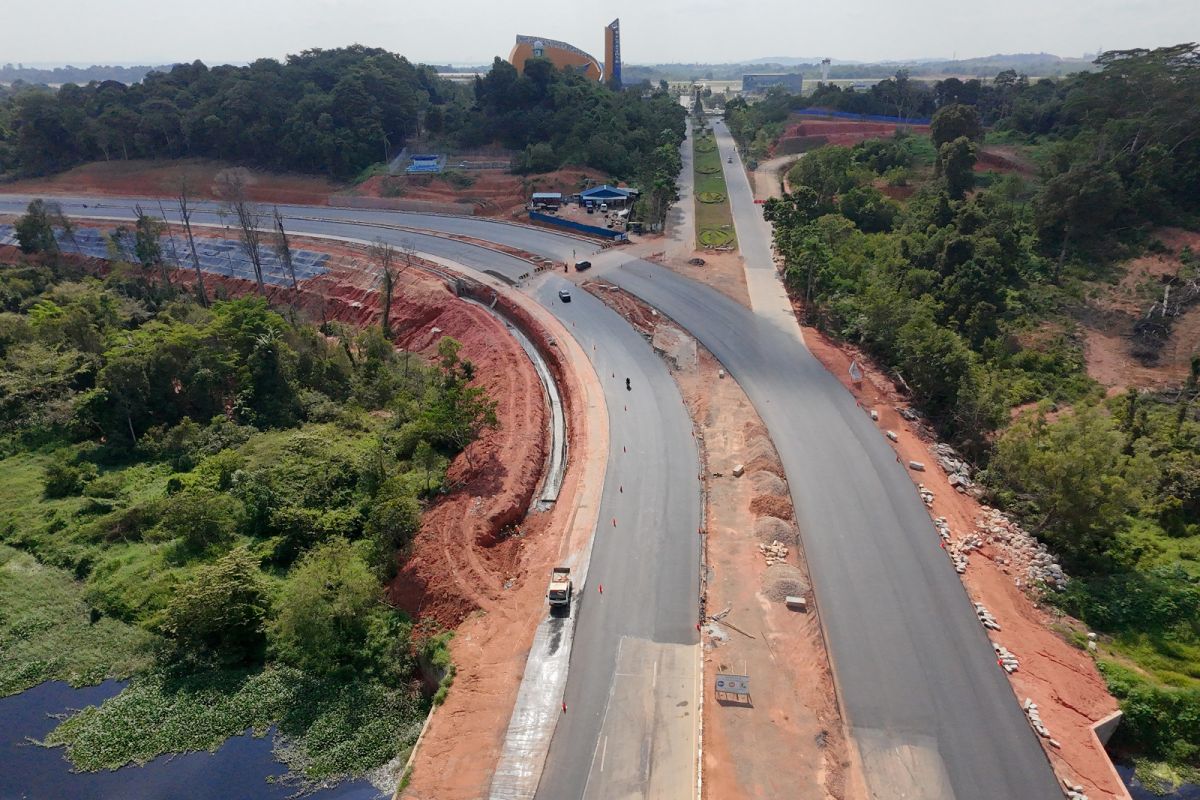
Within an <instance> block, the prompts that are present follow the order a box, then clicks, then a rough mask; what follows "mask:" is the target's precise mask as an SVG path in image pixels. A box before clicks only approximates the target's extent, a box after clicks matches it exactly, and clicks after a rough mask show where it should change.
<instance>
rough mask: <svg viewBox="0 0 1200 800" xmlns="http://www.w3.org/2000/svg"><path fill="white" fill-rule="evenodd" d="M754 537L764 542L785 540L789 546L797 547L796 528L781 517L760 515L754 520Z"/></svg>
mask: <svg viewBox="0 0 1200 800" xmlns="http://www.w3.org/2000/svg"><path fill="white" fill-rule="evenodd" d="M754 538H755V539H758V541H760V542H762V543H763V544H770V543H771V542H783V543H784V544H785V545H787V546H788V547H795V546H796V529H795V528H794V527H793V526H792V524H791V523H790V522H788V521H787V520H782V519H780V518H779V517H759V518H758V519H756V520H755V521H754Z"/></svg>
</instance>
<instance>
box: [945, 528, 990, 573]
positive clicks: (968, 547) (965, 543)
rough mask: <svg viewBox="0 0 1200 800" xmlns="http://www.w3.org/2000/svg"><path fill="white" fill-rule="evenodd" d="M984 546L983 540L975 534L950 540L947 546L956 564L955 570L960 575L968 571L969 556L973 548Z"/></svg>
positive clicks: (951, 558)
mask: <svg viewBox="0 0 1200 800" xmlns="http://www.w3.org/2000/svg"><path fill="white" fill-rule="evenodd" d="M982 546H983V540H982V539H980V538H979V537H978V536H974V535H972V536H967V537H964V538H962V539H959V540H957V541H953V542H950V544H949V546H948V547H947V548H946V553H947V554H948V555H949V556H950V561H951V562H952V563H953V564H954V571H955V572H957V573H958V574H959V575H962V574H963V573H964V572H966V571H967V556H968V555H969V554H970V552H971V551H972V550H978V549H979V548H980V547H982Z"/></svg>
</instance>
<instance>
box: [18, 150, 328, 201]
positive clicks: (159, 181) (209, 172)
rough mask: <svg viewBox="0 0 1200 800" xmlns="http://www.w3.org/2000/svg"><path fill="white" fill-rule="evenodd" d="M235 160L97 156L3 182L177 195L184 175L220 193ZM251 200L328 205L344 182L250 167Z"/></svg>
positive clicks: (203, 193) (200, 188)
mask: <svg viewBox="0 0 1200 800" xmlns="http://www.w3.org/2000/svg"><path fill="white" fill-rule="evenodd" d="M231 166H233V165H231V164H228V163H226V162H224V161H213V160H210V159H204V158H185V159H176V160H167V159H161V160H160V159H134V160H130V161H95V162H92V163H90V164H83V165H81V166H78V167H75V168H74V169H69V170H67V171H66V172H60V173H58V174H57V175H50V176H48V177H43V178H30V179H27V180H21V181H15V182H13V183H7V184H3V185H2V186H3V191H4V192H5V193H14V194H64V195H70V194H103V195H113V196H123V197H130V196H134V197H163V198H170V197H174V196H175V195H177V194H178V193H179V185H180V181H181V180H183V179H184V178H186V179H187V182H188V187H189V191H190V192H191V193H192V194H193V195H194V196H196V197H198V198H201V199H206V200H214V199H216V192H215V191H214V183H215V182H216V178H217V174H218V173H220V172H221V171H222V170H225V169H229V168H230V167H231ZM247 175H248V179H247V182H246V190H247V195H248V198H249V199H250V200H254V201H257V202H261V203H300V204H320V205H324V204H325V203H326V201H327V199H328V197H329V195H330V194H332V193H334V192H336V191H338V190H339V189H340V188H341V186H342V185H341V184H339V183H335V182H333V181H331V180H329V179H327V178H323V177H321V176H318V175H300V174H295V173H280V172H267V171H264V170H255V169H252V170H248V171H247Z"/></svg>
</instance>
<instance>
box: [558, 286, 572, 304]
mask: <svg viewBox="0 0 1200 800" xmlns="http://www.w3.org/2000/svg"><path fill="white" fill-rule="evenodd" d="M558 299H559V300H562V301H563V302H564V303H569V302H571V292H570V290H568V289H559V290H558Z"/></svg>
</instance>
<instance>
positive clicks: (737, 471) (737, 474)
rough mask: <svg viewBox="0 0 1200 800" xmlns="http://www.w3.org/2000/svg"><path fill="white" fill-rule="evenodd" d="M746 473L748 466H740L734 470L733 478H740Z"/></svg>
mask: <svg viewBox="0 0 1200 800" xmlns="http://www.w3.org/2000/svg"><path fill="white" fill-rule="evenodd" d="M745 471H746V466H745V465H744V464H738V465H736V466H735V467H734V468H733V477H735V478H740V477H742V474H743V473H745Z"/></svg>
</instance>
